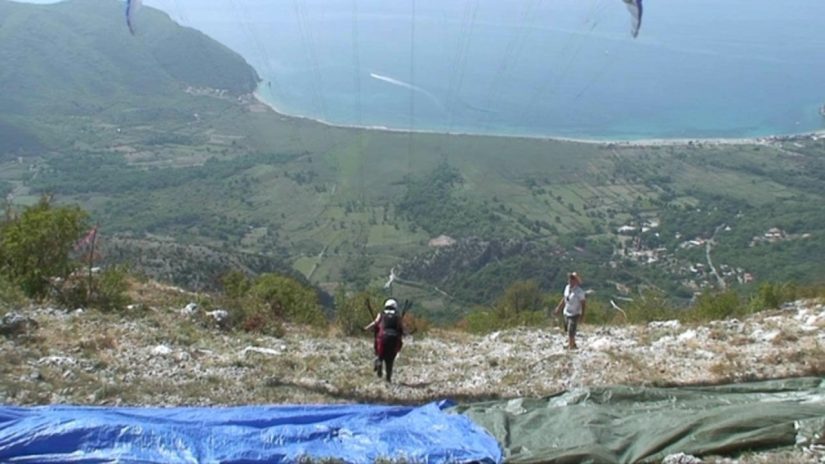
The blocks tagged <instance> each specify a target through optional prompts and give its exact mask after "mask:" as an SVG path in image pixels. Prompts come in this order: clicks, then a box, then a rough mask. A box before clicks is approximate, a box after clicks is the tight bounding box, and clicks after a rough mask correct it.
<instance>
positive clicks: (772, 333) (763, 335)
mask: <svg viewBox="0 0 825 464" xmlns="http://www.w3.org/2000/svg"><path fill="white" fill-rule="evenodd" d="M779 334H780V331H779V330H769V331H765V330H762V329H756V330H754V331H753V332H752V333H751V338H752V339H753V340H756V341H758V342H772V341H774V340H775V339H776V337H778V336H779Z"/></svg>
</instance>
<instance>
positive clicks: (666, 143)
mask: <svg viewBox="0 0 825 464" xmlns="http://www.w3.org/2000/svg"><path fill="white" fill-rule="evenodd" d="M252 98H253V99H254V101H255V102H257V103H260V104H261V105H264V106H266V107H267V108H269V109H270V110H271V111H272V112H274V113H275V114H277V115H279V116H281V117H286V118H294V119H300V120H304V121H309V122H313V123H316V124H322V125H325V126H328V127H334V128H339V129H357V130H367V131H381V132H390V133H397V134H409V133H413V134H426V135H453V136H473V137H496V138H508V139H529V140H543V141H548V142H566V143H579V144H587V145H598V146H604V147H627V148H632V147H640V148H643V147H671V146H707V145H710V146H728V145H766V144H769V143H771V142H781V141H792V140H799V139H813V140H819V139H825V128H822V129H819V130H815V131H810V132H801V133H798V134H787V135H766V136H761V137H732V138H713V137H704V138H703V137H696V138H673V139H670V138H651V139H645V138H642V139H630V140H624V139H586V138H576V137H562V136H542V135H526V134H525V135H508V134H485V133H476V132H458V131H453V132H450V131H439V130H426V129H413V130H410V129H397V128H392V127H387V126H375V125H373V126H369V125H357V124H340V123H333V122H330V121H325V120H323V119H320V118H312V117H309V116H301V115H294V114H289V113H287V112H285V111H283V110H281V109H279V108H278V107H276V106H275V105H274V104H272V103H271V102H269V101H268V100H266V99H265V98H263V97H262V96H261V94H260V93H259V92H258V91H257V89H256V90H255V91H254V92H252Z"/></svg>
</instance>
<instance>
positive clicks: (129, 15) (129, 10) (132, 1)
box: [126, 0, 142, 35]
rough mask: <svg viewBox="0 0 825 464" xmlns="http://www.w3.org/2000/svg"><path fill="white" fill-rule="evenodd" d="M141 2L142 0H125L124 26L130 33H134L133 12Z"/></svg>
mask: <svg viewBox="0 0 825 464" xmlns="http://www.w3.org/2000/svg"><path fill="white" fill-rule="evenodd" d="M141 3H142V0H126V26H127V27H128V28H129V32H130V33H131V34H132V35H135V12H137V10H138V8H140V5H141Z"/></svg>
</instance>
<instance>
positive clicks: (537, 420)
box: [456, 378, 825, 463]
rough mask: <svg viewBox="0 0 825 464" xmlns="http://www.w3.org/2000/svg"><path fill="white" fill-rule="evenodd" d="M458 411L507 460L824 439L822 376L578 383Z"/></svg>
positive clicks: (634, 457)
mask: <svg viewBox="0 0 825 464" xmlns="http://www.w3.org/2000/svg"><path fill="white" fill-rule="evenodd" d="M456 410H457V411H458V412H461V413H463V414H466V415H468V416H469V417H470V418H471V419H473V420H474V421H475V422H476V423H477V424H479V425H481V426H483V427H485V428H486V429H487V430H488V431H489V432H490V433H491V434H493V435H494V436H495V437H496V438H497V439H498V441H499V443H500V444H501V446H502V447H503V448H504V451H505V461H506V462H510V463H534V462H555V463H580V462H593V463H631V462H661V460H662V459H664V458H665V457H666V456H668V455H670V454H675V453H680V452H682V453H686V454H692V455H695V456H703V455H717V454H732V453H737V452H741V451H747V450H754V449H764V448H777V447H785V446H792V445H794V444H797V443H804V442H805V441H806V440H807V442H808V443H810V442H811V440H814V439H817V440H821V437H822V435H823V434H824V433H825V379H821V378H800V379H789V380H773V381H766V382H757V383H750V384H741V385H726V386H716V387H695V388H684V387H682V388H643V387H599V388H584V389H578V390H570V391H566V392H563V393H560V394H558V395H554V396H551V397H548V398H543V399H513V400H508V401H491V402H485V403H475V404H469V405H464V406H458V407H457V408H456ZM815 437H819V438H815Z"/></svg>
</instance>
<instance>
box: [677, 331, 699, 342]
mask: <svg viewBox="0 0 825 464" xmlns="http://www.w3.org/2000/svg"><path fill="white" fill-rule="evenodd" d="M696 335H697V334H696V331H695V330H693V329H690V330H686V331H684V332H682V334H680V335H679V336H678V337H677V338H676V340H678V341H680V342H686V341H689V340H695V339H696Z"/></svg>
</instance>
